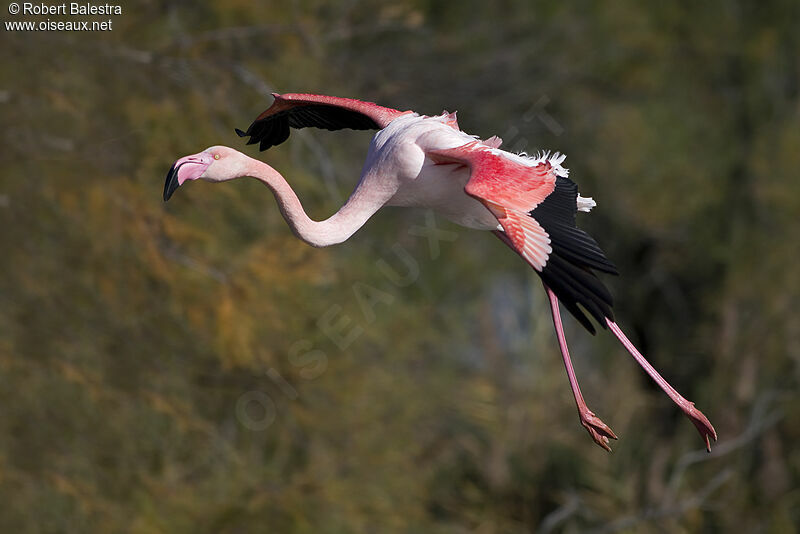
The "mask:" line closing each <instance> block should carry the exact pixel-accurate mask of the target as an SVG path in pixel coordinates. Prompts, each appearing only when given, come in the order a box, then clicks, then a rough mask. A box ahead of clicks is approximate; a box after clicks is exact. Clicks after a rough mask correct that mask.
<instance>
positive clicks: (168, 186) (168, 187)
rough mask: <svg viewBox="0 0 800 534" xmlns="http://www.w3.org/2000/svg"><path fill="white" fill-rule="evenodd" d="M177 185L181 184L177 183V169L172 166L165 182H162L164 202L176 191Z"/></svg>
mask: <svg viewBox="0 0 800 534" xmlns="http://www.w3.org/2000/svg"><path fill="white" fill-rule="evenodd" d="M179 185H181V184H179V183H178V167H176V166H175V165H173V166H172V168H171V169H170V170H169V172H168V173H167V180H166V181H165V182H164V202H166V201H167V200H169V197H171V196H172V193H174V192H175V190H176V189H178V186H179Z"/></svg>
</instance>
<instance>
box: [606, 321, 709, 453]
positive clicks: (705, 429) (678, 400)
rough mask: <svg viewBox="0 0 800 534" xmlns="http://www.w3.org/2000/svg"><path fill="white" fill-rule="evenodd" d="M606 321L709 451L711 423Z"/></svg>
mask: <svg viewBox="0 0 800 534" xmlns="http://www.w3.org/2000/svg"><path fill="white" fill-rule="evenodd" d="M606 323H607V324H608V327H609V328H610V329H611V331H612V332H614V335H615V336H617V339H619V341H620V343H622V345H623V346H624V347H625V349H627V351H628V352H630V354H631V356H633V358H634V359H635V360H636V362H637V363H638V364H639V365H641V366H642V369H644V370H645V371H646V372H647V374H648V375H650V377H651V378H652V379H653V380H655V381H656V384H658V385H659V387H660V388H661V389H663V390H664V392H665V393H666V394H667V395H669V398H670V399H672V400H673V401H674V402H675V404H677V405H678V407H679V408H680V409H681V410H683V413H685V414H686V416H687V417H688V418H689V419H690V420H691V421H692V423H694V426H695V427H697V430H698V431H699V432H700V436H701V437H702V438H703V439H704V440H705V442H706V450H707V451H708V452H711V441H710V440H709V438H710V437H711V438H714V441H717V431H716V430H714V427H713V426H712V425H711V422H710V421H709V420H708V418H707V417H706V416H705V415H703V412H701V411H700V410H698V409H697V408H695V407H694V403H693V402H691V401H688V400H686V399H685V398H683V396H681V394H680V393H678V392H677V391H675V388H673V387H672V386H670V385H669V382H667V381H666V380H664V378H663V377H662V376H661V375H660V374H658V371H656V370H655V368H653V366H652V365H650V363H649V362H648V361H647V360H646V359H645V357H644V356H642V354H641V353H640V352H639V351H638V350H636V347H634V346H633V343H631V342H630V340H629V339H628V338H627V337H626V336H625V334H624V333H623V332H622V330H620V328H619V326H617V323H615V322H614V321H612V320H611V319H609V318H606Z"/></svg>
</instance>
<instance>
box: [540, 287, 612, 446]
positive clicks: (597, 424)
mask: <svg viewBox="0 0 800 534" xmlns="http://www.w3.org/2000/svg"><path fill="white" fill-rule="evenodd" d="M544 289H545V291H547V297H548V298H549V299H550V311H551V312H552V313H553V324H554V325H555V327H556V337H558V346H559V347H560V348H561V356H562V357H563V358H564V367H566V369H567V377H568V378H569V385H570V387H571V388H572V395H573V396H574V397H575V404H576V405H577V406H578V417H579V418H580V420H581V424H582V425H583V426H584V428H586V430H587V431H588V432H589V435H590V436H592V439H593V440H594V442H595V443H597V444H598V445H600V446H601V447H603V448H604V449H605V450H607V451H609V452H611V447H609V446H608V439H609V438H611V439H617V436H616V435H615V434H614V431H612V430H611V429H610V428H609V427H608V425H606V424H605V423H604V422H603V421H602V420H600V418H599V417H597V416H596V415H595V414H594V412H592V411H591V410H590V409H589V407H588V406H586V401H584V400H583V395H582V394H581V388H580V386H579V385H578V378H577V377H576V376H575V370H574V369H573V368H572V360H571V359H570V357H569V349H568V348H567V338H566V336H564V327H563V325H562V324H561V313H560V312H559V309H558V298H557V297H556V295H555V293H553V291H552V290H551V289H550V288H549V287H547V285H545V286H544Z"/></svg>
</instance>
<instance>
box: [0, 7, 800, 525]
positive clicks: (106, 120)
mask: <svg viewBox="0 0 800 534" xmlns="http://www.w3.org/2000/svg"><path fill="white" fill-rule="evenodd" d="M656 4H657V3H655V2H651V3H640V2H633V1H620V2H610V3H605V4H603V5H602V6H601V5H599V4H596V3H594V2H577V3H575V4H572V5H570V6H567V5H563V3H561V2H555V1H553V2H535V3H534V2H529V1H500V2H485V1H473V0H461V1H459V2H448V3H444V2H436V1H426V0H408V1H407V0H398V1H395V2H392V3H391V4H386V3H382V2H377V1H374V0H352V1H347V2H340V3H335V4H331V5H328V4H327V3H325V2H318V1H303V0H298V1H291V2H289V1H287V2H273V3H256V2H250V1H244V0H238V1H225V2H223V1H211V0H207V1H199V2H157V1H143V2H137V3H136V4H135V5H131V6H127V5H126V6H124V7H123V10H124V13H123V15H120V16H112V17H107V16H103V17H69V16H66V17H65V16H51V17H49V18H51V19H52V20H63V21H69V20H77V19H86V20H106V19H108V18H111V19H112V22H113V30H112V31H109V32H96V33H86V32H83V33H69V32H12V31H8V30H6V29H5V28H4V29H3V31H2V32H0V49H2V51H3V52H2V55H3V60H2V63H0V65H1V66H0V80H2V81H0V117H2V139H0V147H2V148H0V154H2V156H0V161H2V173H0V227H2V231H0V251H2V253H0V268H1V269H2V271H1V272H2V276H0V502H2V506H0V530H2V531H3V532H87V531H98V532H135V533H148V532H164V533H171V532H187V533H188V532H227V533H239V532H342V533H344V532H409V533H411V532H431V533H448V534H449V533H467V532H469V533H481V534H483V533H487V534H488V533H517V532H535V531H541V532H551V531H563V532H617V531H622V532H731V531H740V532H780V533H783V532H795V531H796V530H795V529H796V528H797V527H796V525H798V524H799V523H800V511H799V510H800V492H798V481H799V480H800V455H799V453H798V450H799V449H798V447H797V443H798V440H800V402H798V396H797V390H798V377H799V376H800V313H798V311H797V301H798V297H800V276H799V275H798V266H797V262H798V259H800V239H798V236H800V185H798V181H797V176H798V168H800V128H799V127H798V118H800V100H798V90H799V86H800V60H799V59H798V58H800V24H799V23H800V16H799V12H800V8H799V7H798V4H797V3H796V2H790V1H783V2H782V1H774V2H743V1H733V2H729V1H725V2H722V1H719V2H704V3H702V4H698V5H695V3H692V2H678V3H671V2H670V3H663V4H664V5H656ZM2 11H3V19H4V21H9V20H36V21H38V20H43V19H44V18H45V17H23V16H22V15H17V16H16V17H12V16H10V15H8V13H7V11H6V5H5V4H4V5H3V6H2ZM273 90H274V91H278V92H311V93H323V94H332V95H337V96H349V97H355V98H360V99H364V100H371V101H376V102H378V103H381V104H383V105H386V106H390V107H394V108H398V109H414V110H415V111H418V112H420V113H426V114H435V113H439V112H441V111H442V109H448V110H450V111H453V110H458V111H459V113H460V114H459V122H460V125H461V127H462V128H463V129H464V130H466V131H467V132H470V133H473V134H476V135H480V136H481V137H482V138H486V137H488V136H491V135H493V134H497V135H499V136H501V137H503V138H504V140H505V144H504V148H506V149H509V150H528V151H536V150H537V149H552V150H560V151H562V152H565V153H567V154H568V155H569V157H568V159H567V161H566V162H565V165H566V166H567V167H569V168H570V171H571V173H570V176H571V177H572V178H573V179H574V180H575V181H576V182H578V184H579V185H580V189H581V192H582V194H584V195H586V196H592V197H594V198H595V200H597V202H598V206H597V208H595V210H593V212H592V213H591V215H588V216H587V215H583V214H582V215H580V216H579V224H580V225H581V226H582V227H583V228H585V229H587V230H588V231H589V232H590V233H592V235H594V236H595V237H596V239H597V240H598V241H599V242H600V244H601V245H602V246H603V247H604V249H605V250H606V252H607V253H608V255H609V256H610V257H611V258H612V259H613V261H614V262H615V263H616V264H617V265H618V267H619V270H620V272H621V276H620V277H619V278H614V277H606V278H605V280H606V282H607V283H608V285H609V287H610V288H611V289H612V291H613V293H614V294H615V298H616V306H615V309H616V312H617V319H618V322H619V323H620V324H621V325H622V327H623V328H624V329H626V331H628V333H629V334H630V336H631V337H632V339H633V340H634V341H635V342H636V343H638V344H639V346H640V348H641V349H643V351H644V352H645V354H646V355H648V357H649V358H650V359H651V361H653V363H654V364H655V365H656V367H658V368H659V369H661V370H662V371H663V373H664V375H665V376H666V377H667V378H668V379H669V380H671V381H672V382H673V384H674V385H675V386H676V387H677V389H678V390H679V391H681V392H682V393H683V394H684V395H686V396H687V397H688V398H690V399H691V400H693V401H695V402H696V403H697V405H698V407H700V408H701V409H702V410H703V411H704V412H705V413H706V414H707V415H708V416H709V418H710V419H711V421H712V422H713V423H714V425H715V426H716V429H717V432H718V434H719V438H720V440H719V442H717V443H716V444H715V447H714V452H713V453H712V454H711V455H707V454H705V453H704V452H702V451H701V441H700V439H699V438H698V436H697V433H696V431H695V429H694V427H693V426H692V425H691V424H690V423H689V422H688V421H687V420H686V419H685V418H684V417H683V416H682V415H681V414H680V412H679V411H678V410H677V409H676V408H675V406H674V405H673V404H672V403H671V402H670V401H669V400H668V399H667V398H666V397H665V396H664V395H663V394H662V393H661V392H660V391H659V390H658V389H656V388H655V387H654V386H653V385H652V383H651V382H650V381H649V379H648V378H647V377H646V376H645V375H644V374H643V373H642V372H641V371H640V369H639V368H638V366H636V364H635V363H634V362H633V361H632V359H631V358H630V357H629V356H628V355H627V354H626V353H625V351H624V350H623V349H622V347H620V346H619V345H618V344H617V343H616V341H615V340H614V339H613V337H612V336H610V335H609V334H608V332H601V333H599V334H598V336H597V337H595V338H592V337H591V336H589V335H588V334H587V333H586V332H585V331H583V330H581V329H580V327H579V326H578V325H577V323H575V321H574V320H573V319H571V318H569V319H566V327H567V335H568V338H569V339H570V342H571V348H572V351H573V354H574V360H575V365H576V368H577V372H578V376H579V378H580V379H581V383H582V385H583V389H584V394H585V396H586V398H587V401H588V403H589V406H590V407H591V408H592V409H593V410H594V411H595V412H596V413H597V414H598V415H599V416H600V417H601V418H602V419H603V420H604V421H606V422H607V423H608V424H609V425H610V426H611V427H612V428H613V429H614V431H615V432H616V433H617V434H618V435H619V436H620V438H621V439H620V440H619V441H618V442H614V443H613V444H612V445H613V447H614V452H613V453H612V454H608V453H606V452H604V451H603V450H601V449H600V448H599V447H597V446H596V445H594V444H593V443H592V442H591V440H590V439H589V438H588V436H587V434H586V432H585V431H584V430H583V429H582V428H581V427H580V425H579V424H578V420H577V416H576V413H575V407H574V404H573V401H572V398H571V396H570V393H569V388H568V385H567V380H566V377H565V375H564V370H563V366H562V363H561V359H560V357H559V353H558V348H557V344H556V340H555V336H554V335H553V332H552V325H551V322H550V319H549V316H548V310H547V305H546V299H545V296H544V293H543V292H542V290H541V286H540V284H539V281H538V278H537V277H536V276H535V274H534V273H533V272H531V271H530V269H529V268H528V267H527V266H526V265H525V264H524V262H523V261H522V260H521V259H519V258H518V257H516V256H515V255H514V254H513V253H511V252H510V251H508V250H507V249H506V248H505V247H504V246H503V244H502V243H500V241H499V240H497V239H495V238H494V237H493V236H491V235H490V234H488V233H478V232H474V231H469V230H466V229H461V228H458V227H455V226H454V225H451V224H449V223H446V222H445V221H443V220H441V219H438V218H436V219H431V218H430V214H428V213H426V212H424V211H417V210H398V209H387V210H385V212H382V213H379V214H378V215H377V216H376V217H375V218H374V219H373V220H371V221H370V222H369V223H368V224H367V225H366V227H365V228H364V229H363V230H362V231H360V232H359V233H358V234H356V236H355V237H354V238H353V239H351V240H350V242H348V243H345V244H343V245H341V246H338V247H333V248H330V249H322V250H317V249H312V248H311V247H308V246H306V245H305V244H303V243H301V242H299V241H298V240H297V239H296V238H295V237H294V236H293V235H292V234H291V232H290V231H289V229H288V228H287V226H286V225H285V223H284V222H283V220H282V218H281V216H280V214H279V212H278V210H277V209H276V207H275V204H274V201H273V200H272V198H271V196H270V194H269V191H267V190H266V189H264V188H263V187H262V186H260V185H259V184H257V183H255V182H254V181H248V180H240V181H237V182H234V183H228V184H224V185H220V186H211V185H209V184H192V185H191V186H190V187H183V188H181V189H180V190H178V191H177V193H176V195H175V196H174V197H173V199H172V200H171V201H170V203H169V204H164V203H163V202H162V200H161V193H162V187H163V180H164V176H165V174H166V171H167V170H168V169H169V167H170V165H171V164H172V162H173V161H174V160H175V159H177V158H178V157H180V156H183V155H186V154H191V153H195V152H198V151H200V150H203V149H204V148H206V147H207V146H209V145H215V144H225V145H229V146H232V147H236V148H238V149H242V150H244V151H246V152H247V153H248V154H250V155H258V156H259V157H261V158H263V159H264V160H265V161H267V162H269V163H270V164H271V165H273V166H274V167H275V168H277V169H278V170H279V171H281V172H282V173H284V175H286V176H287V178H288V180H289V182H290V183H291V184H292V185H293V186H294V187H295V188H296V189H297V191H298V192H299V195H300V197H301V199H302V200H303V202H304V203H305V205H306V206H307V209H308V211H309V213H310V214H311V215H312V217H314V218H317V219H322V218H325V217H327V216H328V215H329V214H331V213H333V212H334V211H335V210H336V209H338V207H339V206H340V205H341V203H342V202H343V200H344V199H346V198H347V195H348V193H349V191H350V189H351V188H352V187H353V185H354V184H355V182H356V180H357V178H358V175H359V172H360V168H361V164H362V162H363V158H364V155H365V154H366V148H367V144H368V142H369V138H370V134H369V133H366V132H336V133H330V132H325V131H310V130H304V131H302V132H299V133H298V132H296V133H295V134H294V135H293V136H292V137H291V138H290V140H289V141H288V142H287V143H286V144H284V145H281V146H279V147H276V148H273V149H271V150H270V151H268V152H266V153H264V154H260V155H259V154H257V152H256V150H255V149H254V148H253V147H247V148H246V149H245V148H244V145H243V143H242V141H241V140H240V139H239V138H238V137H236V136H235V134H234V133H233V128H234V127H240V128H242V127H246V126H247V125H248V124H249V123H250V121H251V120H252V119H253V118H254V117H255V116H256V115H257V114H258V113H260V112H261V111H262V110H263V109H264V108H266V107H267V106H268V105H269V104H270V102H271V97H270V96H269V92H270V91H273ZM431 224H435V225H436V226H437V227H438V228H439V229H440V231H442V232H446V234H438V235H439V236H440V237H442V240H440V241H436V242H435V244H436V246H434V247H431V246H430V243H429V241H428V239H427V238H426V237H425V235H424V234H425V233H426V232H428V231H429V230H426V227H428V226H430V225H431ZM420 234H423V235H420ZM398 251H400V252H398ZM387 266H390V267H392V268H393V269H394V270H395V271H397V272H400V273H403V272H406V274H408V276H406V279H405V280H402V281H400V282H401V283H399V285H398V283H397V282H398V281H397V280H396V279H392V278H390V277H387V274H386V273H387V268H386V267H387ZM409 266H410V267H409ZM409 268H410V269H411V270H410V274H409V271H408V269H409ZM365 295H366V297H365Z"/></svg>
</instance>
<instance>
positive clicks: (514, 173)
mask: <svg viewBox="0 0 800 534" xmlns="http://www.w3.org/2000/svg"><path fill="white" fill-rule="evenodd" d="M272 96H273V97H274V99H275V100H274V102H273V103H272V105H271V106H270V107H269V108H268V109H267V110H266V111H264V112H263V113H261V115H259V116H258V117H257V118H256V119H255V121H253V123H252V124H251V125H250V127H249V128H248V129H247V131H241V130H239V129H237V130H236V133H237V134H238V135H239V136H240V137H249V140H248V142H247V144H248V145H250V144H255V143H258V144H259V148H260V150H262V151H263V150H266V149H268V148H270V147H272V146H275V145H279V144H281V143H283V142H284V141H285V140H286V139H287V138H288V137H289V132H290V129H291V128H297V129H299V128H306V127H315V128H323V129H326V130H340V129H344V128H348V129H355V130H368V129H373V130H378V132H377V133H376V134H375V136H374V137H373V138H372V141H371V143H370V146H369V151H368V153H367V159H366V162H365V164H364V168H363V170H362V172H361V178H360V180H359V182H358V185H356V187H355V190H354V191H353V193H352V194H351V196H350V198H349V199H348V200H347V202H346V203H345V204H344V205H343V206H342V207H341V208H340V209H339V211H337V212H336V213H335V214H334V215H332V216H331V217H330V218H328V219H326V220H324V221H314V220H312V219H310V218H309V217H308V215H306V213H305V211H304V209H303V206H302V204H301V203H300V200H299V199H298V198H297V195H296V194H295V192H294V191H293V190H292V188H291V186H289V184H288V183H287V182H286V180H285V179H284V178H283V176H281V174H280V173H278V171H276V170H275V169H273V168H272V167H270V166H269V165H267V164H266V163H263V162H261V161H259V160H256V159H253V158H251V157H249V156H247V155H245V154H242V153H241V152H238V151H236V150H234V149H232V148H228V147H225V146H212V147H210V148H207V149H206V150H203V151H202V152H200V153H198V154H193V155H189V156H185V157H183V158H180V159H178V160H177V161H176V162H175V163H174V165H173V166H172V168H171V169H170V170H169V173H168V174H167V179H166V183H165V184H164V201H167V200H169V198H170V197H171V196H172V194H173V193H174V192H175V190H176V189H177V188H178V187H179V186H180V185H182V184H184V183H185V182H187V181H192V180H204V181H207V182H225V181H228V180H233V179H236V178H241V177H252V178H256V179H257V180H260V181H261V182H263V183H264V184H265V185H266V186H267V187H268V188H269V189H270V190H272V193H273V194H274V195H275V198H276V200H277V203H278V207H279V209H280V211H281V213H282V214H283V217H284V218H285V219H286V222H287V223H288V225H289V226H290V227H291V229H292V231H293V232H294V234H295V235H296V236H297V237H298V238H300V239H302V240H303V241H305V242H306V243H308V244H309V245H312V246H314V247H326V246H329V245H334V244H337V243H341V242H343V241H345V240H347V239H348V238H349V237H350V236H351V235H353V234H354V233H355V232H356V231H357V230H358V229H359V228H361V227H362V226H363V225H364V224H365V223H366V222H367V220H368V219H369V218H370V217H372V215H373V214H375V213H376V212H377V211H378V210H379V209H380V208H382V207H383V206H415V207H423V208H429V209H433V210H435V211H436V212H437V213H439V214H440V215H442V216H443V217H445V218H447V219H449V220H451V221H453V222H455V223H456V224H459V225H461V226H464V227H467V228H471V229H475V230H483V231H489V232H492V233H494V235H496V236H497V237H498V238H500V239H501V240H502V241H503V243H505V244H506V245H508V247H510V248H511V249H512V250H513V251H514V252H516V253H517V254H519V255H520V256H522V258H523V259H524V260H525V261H527V262H528V264H529V265H530V266H531V267H532V268H533V269H534V271H536V273H537V274H538V275H539V276H540V278H541V281H542V284H543V285H544V290H545V293H546V294H547V297H548V301H549V304H550V311H551V313H552V318H553V324H554V326H555V330H556V337H557V339H558V345H559V348H560V351H561V355H562V358H563V361H564V366H565V368H566V371H567V378H568V379H569V384H570V388H571V389H572V394H573V397H574V399H575V404H576V406H577V408H578V417H579V419H580V423H581V424H582V425H583V427H584V428H585V429H586V430H587V431H588V432H589V435H590V436H591V438H592V439H593V440H594V442H595V443H597V444H598V445H599V446H600V447H602V448H604V449H606V450H607V451H609V452H610V451H611V448H610V446H609V439H617V436H616V435H615V434H614V432H613V431H612V430H611V428H610V427H609V426H608V425H606V424H605V423H604V422H603V421H602V420H601V419H600V418H599V417H598V416H596V415H595V414H594V412H592V411H591V410H590V409H589V408H588V406H587V405H586V401H585V400H584V398H583V395H582V394H581V390H580V386H579V385H578V379H577V378H576V376H575V371H574V369H573V366H572V361H571V359H570V355H569V349H568V348H567V341H566V337H565V335H564V328H563V325H562V322H561V312H560V310H559V302H560V303H561V305H563V306H564V307H565V308H566V309H567V310H568V311H569V312H570V313H571V314H572V315H573V316H574V317H575V318H576V319H577V320H578V322H579V323H580V324H581V325H583V327H584V328H586V330H588V331H589V332H590V333H592V334H595V328H594V325H593V323H592V322H591V321H590V319H589V318H588V317H587V315H586V313H585V312H587V313H588V315H589V316H591V317H592V318H593V319H594V320H595V321H596V322H597V323H598V324H599V325H600V326H601V327H603V328H608V329H609V330H610V331H611V332H612V333H613V334H614V336H615V337H616V338H617V339H618V340H619V342H620V343H621V344H622V345H623V347H625V349H626V350H627V351H628V352H629V353H630V354H631V356H633V358H634V359H635V360H636V362H637V363H638V364H639V365H640V366H641V367H642V368H643V369H644V371H645V372H647V374H648V375H650V377H651V378H652V379H653V380H654V381H655V382H656V384H658V386H659V387H661V389H663V390H664V392H665V393H666V394H667V395H668V396H669V397H670V398H671V399H672V400H673V401H674V402H675V404H677V406H678V407H679V408H680V409H681V410H682V411H683V413H684V414H686V416H687V417H688V418H689V420H690V421H691V422H692V423H693V424H694V425H695V427H696V428H697V430H698V431H699V433H700V436H701V437H702V438H703V440H704V441H705V446H706V450H708V451H709V452H711V442H710V438H713V439H714V440H716V439H717V433H716V431H715V430H714V427H713V426H712V425H711V422H710V421H709V420H708V418H707V417H706V416H705V415H703V413H702V412H701V411H700V410H698V409H697V408H695V406H694V403H692V402H691V401H689V400H687V399H685V398H684V397H683V396H681V395H680V394H679V393H678V392H677V391H676V390H675V389H674V388H673V387H672V386H671V385H670V384H669V383H668V382H667V381H666V380H665V379H664V378H663V377H662V376H661V375H660V374H659V373H658V371H656V369H655V368H654V367H653V366H652V365H650V363H649V362H648V361H647V360H646V359H645V357H644V356H643V355H642V354H641V353H640V352H639V351H638V350H637V349H636V347H635V346H634V345H633V343H631V341H630V340H629V339H628V338H627V336H626V335H625V334H624V333H623V331H622V330H621V329H620V327H619V326H618V325H617V323H615V322H614V314H613V312H612V297H611V294H610V293H609V292H608V290H607V289H606V287H605V286H604V285H603V283H602V282H601V281H600V279H599V278H598V277H597V275H596V274H595V271H599V272H603V273H608V274H617V270H616V268H615V266H614V264H613V263H611V261H609V260H608V259H607V258H606V256H605V254H604V253H603V251H602V250H601V249H600V247H599V246H598V244H597V242H596V241H595V240H594V239H593V238H592V237H590V236H589V235H588V234H587V233H586V232H584V231H583V230H580V229H579V228H578V227H577V226H576V214H577V212H578V211H581V212H588V211H590V210H591V209H592V208H593V207H594V206H595V205H596V203H595V201H594V200H593V199H592V198H588V197H583V196H581V195H579V194H578V188H577V186H576V185H575V183H574V182H573V181H572V180H570V179H569V177H568V175H569V172H568V170H567V169H566V168H565V167H564V166H563V165H562V163H563V162H564V159H565V156H564V155H562V154H559V153H557V152H556V153H553V154H551V153H548V152H545V153H540V154H537V155H536V156H528V155H526V154H514V153H511V152H507V151H504V150H501V149H500V146H501V144H502V140H501V139H500V138H498V137H497V136H493V137H491V138H489V139H486V140H481V139H479V138H478V137H475V136H472V135H469V134H467V133H465V132H463V131H461V130H460V128H459V126H458V121H457V118H456V114H455V113H448V112H447V111H445V112H444V113H442V114H441V115H436V116H425V115H420V114H418V113H415V112H413V111H399V110H396V109H391V108H386V107H383V106H379V105H377V104H374V103H371V102H363V101H359V100H354V99H349V98H338V97H332V96H322V95H312V94H297V93H292V94H283V95H281V94H277V93H273V95H272ZM579 305H580V307H579Z"/></svg>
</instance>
